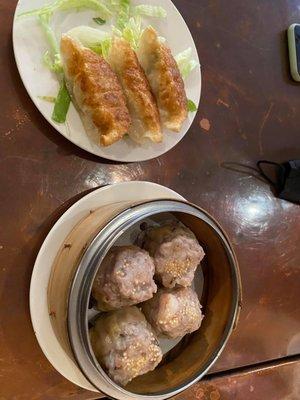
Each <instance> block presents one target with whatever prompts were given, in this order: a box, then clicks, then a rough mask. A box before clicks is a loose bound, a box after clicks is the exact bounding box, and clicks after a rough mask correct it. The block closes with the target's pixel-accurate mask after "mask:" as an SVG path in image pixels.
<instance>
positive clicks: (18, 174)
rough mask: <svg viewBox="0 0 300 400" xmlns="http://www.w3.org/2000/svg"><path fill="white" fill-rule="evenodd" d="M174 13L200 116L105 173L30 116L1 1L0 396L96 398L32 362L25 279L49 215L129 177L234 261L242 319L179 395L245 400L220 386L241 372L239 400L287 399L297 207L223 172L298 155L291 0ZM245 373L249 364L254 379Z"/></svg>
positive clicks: (210, 3) (103, 166)
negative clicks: (220, 232)
mask: <svg viewBox="0 0 300 400" xmlns="http://www.w3.org/2000/svg"><path fill="white" fill-rule="evenodd" d="M175 4H176V6H177V7H178V8H179V10H180V11H181V13H182V15H183V16H184V18H185V19H186V21H187V23H188V25H189V28H190V30H191V32H192V34H193V37H194V39H195V41H196V45H197V48H198V51H199V56H200V60H201V63H202V73H203V90H202V101H201V105H200V109H199V111H198V114H197V117H196V118H195V121H194V124H193V127H192V129H191V130H190V132H189V134H188V135H186V137H185V138H184V139H183V140H182V142H181V143H180V144H179V145H178V146H176V147H175V148H174V149H173V150H171V151H170V152H169V153H167V154H165V155H164V156H162V157H160V158H158V159H156V160H152V161H148V162H143V163H134V164H121V163H119V164H118V163H111V162H108V161H105V160H101V159H99V158H97V157H94V156H91V155H90V154H88V153H86V152H84V151H81V150H80V149H78V148H77V147H75V146H74V145H72V144H71V143H70V142H68V141H67V140H66V139H64V138H63V137H62V136H61V135H59V134H58V133H57V132H56V131H55V130H54V129H53V128H52V127H51V126H50V125H49V124H48V123H46V121H45V120H44V118H43V117H42V116H41V115H40V114H39V112H38V111H37V109H36V108H35V106H34V105H33V103H32V102H31V100H30V99H29V97H28V95H27V93H26V91H25V89H24V87H23V85H22V82H21V80H20V77H19V75H18V71H17V69H16V66H15V62H14V57H13V52H12V43H11V28H12V18H13V12H14V8H15V5H16V1H15V0H14V1H8V0H0V32H1V46H0V59H1V64H0V92H1V109H2V113H1V130H0V163H1V164H0V188H1V191H0V199H1V201H0V221H1V224H0V273H1V278H0V288H1V291H0V295H1V308H0V361H1V371H0V399H1V400H29V399H30V400H37V399H40V400H54V399H55V400H59V399H74V400H80V399H82V400H85V399H94V398H96V396H95V395H94V394H91V393H89V392H85V391H84V390H81V389H79V388H77V387H75V386H74V385H72V384H71V383H69V382H68V381H66V380H65V379H64V378H63V377H62V376H60V375H59V374H58V373H57V372H56V371H55V370H54V369H53V368H52V367H51V365H50V364H49V363H48V361H47V360H46V358H45V357H44V355H43V354H42V352H41V350H40V348H39V346H38V344H37V342H36V339H35V336H34V334H33V330H32V326H31V322H30V315H29V309H28V292H29V281H30V276H31V272H32V268H33V263H34V260H35V257H36V255H37V252H38V250H39V247H40V246H41V244H42V242H43V240H44V238H45V236H46V234H47V232H48V231H49V229H50V228H51V226H52V225H53V224H54V222H55V221H56V220H57V218H58V217H59V216H60V215H61V214H62V213H63V212H64V211H65V210H66V209H67V208H68V207H69V206H70V205H71V204H73V203H74V202H75V201H76V200H77V199H79V198H80V197H82V196H83V195H84V194H85V193H87V192H88V191H90V190H93V189H94V188H96V187H99V186H101V185H104V184H109V183H114V182H120V181H130V180H148V181H153V182H157V183H160V184H162V185H166V186H168V187H170V188H172V189H174V190H176V191H177V192H179V193H180V194H182V195H183V196H184V197H186V198H187V199H189V200H191V201H192V202H194V203H196V204H198V205H200V206H201V207H203V208H205V209H206V210H208V211H209V212H210V213H211V214H212V215H213V216H214V217H215V218H217V219H218V220H219V222H220V223H221V224H222V225H223V227H224V228H225V229H226V230H227V232H228V234H229V236H230V238H231V240H232V243H233V245H234V247H235V249H236V252H237V256H238V259H239V263H240V270H241V276H242V282H243V298H244V299H243V310H242V313H241V316H240V322H239V325H238V328H237V329H236V331H235V332H234V334H233V335H232V337H231V339H230V341H229V343H228V345H227V347H226V349H225V351H224V353H223V354H222V356H221V357H220V359H219V360H218V361H217V363H216V364H215V366H214V368H213V370H212V372H213V373H214V374H221V375H217V376H214V377H213V378H211V380H210V381H207V382H206V383H205V382H204V383H203V384H202V383H201V384H199V385H197V386H195V388H194V389H191V390H190V391H189V392H187V393H185V394H182V395H180V396H179V397H178V398H180V399H181V400H183V399H186V400H187V399H192V398H193V399H194V398H197V399H202V398H205V397H204V396H206V394H207V393H208V391H207V390H208V389H207V387H209V385H211V384H212V383H211V382H212V381H213V382H214V383H213V384H214V385H215V387H216V390H217V392H216V393H215V394H213V395H211V393H210V394H209V396H210V397H207V398H209V399H210V400H217V399H219V398H220V399H223V398H224V399H227V398H228V399H229V398H230V399H232V398H235V399H243V400H244V399H246V397H245V396H244V390H243V391H239V390H237V389H236V387H237V386H236V385H234V384H232V380H231V381H230V379H231V378H230V377H231V375H232V373H233V372H228V371H230V370H233V369H237V370H235V371H236V372H234V373H235V374H237V375H238V376H244V374H246V375H247V377H249V376H251V379H252V380H253V382H252V381H251V382H252V383H251V384H250V385H249V387H248V389H249V393H252V397H250V395H249V396H248V397H249V399H250V398H251V399H253V398H255V399H256V398H257V399H261V398H268V399H277V398H278V399H289V400H294V399H298V398H300V395H299V390H300V383H299V381H300V375H299V374H300V373H299V369H300V363H299V361H298V360H297V359H296V360H295V359H293V361H291V362H289V359H285V360H284V362H283V361H280V359H281V358H283V357H285V358H286V357H289V356H293V355H297V354H299V352H300V307H299V293H300V278H299V271H300V250H299V243H300V208H299V206H297V205H293V204H291V203H288V202H286V201H282V200H278V199H276V198H275V197H274V196H273V194H272V191H271V189H270V187H269V186H268V184H266V183H264V182H263V181H261V180H259V179H258V178H257V177H255V176H253V174H252V172H251V170H249V169H245V168H243V170H242V171H238V170H240V169H241V168H240V167H237V165H236V164H235V163H240V164H243V165H246V166H250V167H253V166H255V163H256V161H257V160H258V159H261V158H266V159H271V160H274V161H285V160H288V159H293V158H299V154H300V135H299V128H300V113H299V109H300V86H299V85H297V84H295V83H293V82H292V81H291V79H290V77H289V72H288V56H287V45H286V33H285V30H286V28H287V27H288V26H289V24H291V23H293V22H296V21H300V8H299V1H296V0H289V1H287V0H276V2H274V1H272V0H252V1H240V0H230V1H226V2H224V1H222V0H201V1H200V0H189V1H187V0H176V1H175ZM254 175H255V174H254ZM270 360H277V362H276V372H274V368H273V367H272V368H271V367H268V366H267V367H266V366H264V363H265V362H268V361H270ZM278 360H279V361H278ZM253 364H259V365H258V366H256V367H255V369H254V367H251V365H253ZM272 365H273V364H272ZM261 366H262V367H261ZM245 367H246V368H247V372H243V371H244V370H243V368H245ZM240 368H242V370H241V371H240V370H239V369H240ZM249 368H250V370H249ZM252 370H253V372H251V371H252ZM257 370H263V371H269V372H268V374H267V375H268V377H269V378H270V377H273V376H274V379H275V378H276V377H275V375H276V376H277V377H278V376H280V374H281V373H282V374H283V375H282V376H285V375H284V374H287V371H288V374H289V375H288V376H289V379H281V380H280V381H278V382H277V383H276V384H275V383H274V385H273V384H269V386H268V385H267V392H261V396H260V394H259V393H260V392H259V389H257V385H256V383H255V382H256V380H257V379H258V378H257V376H258V372H257ZM226 371H227V372H226ZM249 371H250V372H249ZM280 371H283V372H280ZM227 374H228V376H227ZM249 374H250V375H249ZM262 374H263V373H262ZM274 374H275V375H274ZM260 376H261V375H260ZM292 377H293V379H294V380H293V384H292V383H291V382H292ZM243 379H244V380H243V382H245V378H243ZM260 379H261V378H260ZM235 380H236V379H235ZM275 380H276V379H275ZM236 381H237V380H236ZM271 381H272V380H271ZM230 382H231V383H230ZM239 382H240V381H239ZM265 382H266V381H265ZM268 382H270V379H269V380H268ZM272 382H273V381H272ZM274 382H275V381H274ZM203 385H204V386H203ZM205 385H206V386H205ZM207 385H208V386H207ZM276 385H281V386H282V392H280V393H283V394H282V397H276V396H277V395H278V391H277V392H276V390H277V389H276V388H277V386H276ZM205 387H206V388H205ZM240 387H243V386H240ZM252 387H254V388H255V389H253V390H252V389H251V388H252ZM258 387H259V385H258ZM193 390H194V391H195V390H198V392H197V393H196V394H195V392H194V391H193ZM245 390H246V389H245ZM297 390H298V392H297ZM293 391H294V392H293ZM202 392H203V393H202ZM225 392H226V393H225ZM275 392H276V393H277V394H276V396H275V394H274V393H275ZM205 393H206V394H205ZM224 393H225V394H224ZM249 393H248V394H249ZM262 393H263V395H262ZM266 393H267V394H268V395H266ZM295 393H296V394H295ZM297 393H298V394H297ZM218 396H219V397H218ZM226 396H227V397H226ZM255 396H258V397H255ZM284 396H286V397H284ZM289 396H290V397H289ZM248 397H247V399H248Z"/></svg>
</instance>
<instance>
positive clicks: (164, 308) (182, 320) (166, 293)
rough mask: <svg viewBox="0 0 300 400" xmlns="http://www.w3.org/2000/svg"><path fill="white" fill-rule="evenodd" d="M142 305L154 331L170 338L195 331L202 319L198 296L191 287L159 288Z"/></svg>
mask: <svg viewBox="0 0 300 400" xmlns="http://www.w3.org/2000/svg"><path fill="white" fill-rule="evenodd" d="M142 307H143V312H144V314H145V316H146V318H147V320H148V322H149V323H150V324H151V325H152V327H153V328H154V329H155V331H156V333H157V334H161V335H165V336H167V337H169V338H172V339H174V338H178V337H181V336H184V335H186V334H187V333H192V332H194V331H196V330H197V329H199V327H200V325H201V321H202V319H203V315H202V312H201V305H200V303H199V299H198V296H197V294H196V292H195V291H194V290H193V289H191V288H177V289H159V290H158V292H157V293H156V294H155V295H154V297H153V298H152V299H151V300H148V301H146V302H145V303H144V304H143V306H142Z"/></svg>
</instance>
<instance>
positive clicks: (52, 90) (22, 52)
mask: <svg viewBox="0 0 300 400" xmlns="http://www.w3.org/2000/svg"><path fill="white" fill-rule="evenodd" d="M49 1H50V0H49ZM45 3H46V2H45V0H19V2H18V5H17V8H16V12H15V18H14V24H13V46H14V53H15V59H16V63H17V66H18V70H19V72H20V75H21V78H22V81H23V83H24V86H25V88H26V90H27V92H28V94H29V96H30V97H31V99H32V101H33V102H34V104H35V105H36V106H37V108H38V109H39V111H40V112H41V113H42V114H43V116H44V117H45V118H46V120H47V121H48V122H49V123H50V124H51V125H52V126H53V127H54V128H55V129H56V130H57V131H58V132H59V133H61V134H62V135H63V136H65V137H66V138H67V139H69V140H70V141H71V142H72V143H74V144H76V145H77V146H79V147H81V148H82V149H84V150H87V151H88V152H90V153H93V154H95V155H98V156H100V157H103V158H107V159H110V160H115V161H124V162H130V161H144V160H149V159H151V158H155V157H158V156H160V155H161V154H164V153H166V152H167V151H168V150H170V149H171V148H172V147H174V146H175V145H176V144H177V143H178V142H179V141H180V140H181V139H182V138H183V136H184V135H185V134H186V132H187V131H188V129H189V128H190V126H191V124H192V122H193V119H194V117H195V113H189V116H188V118H187V120H186V121H185V122H184V124H183V127H182V129H181V131H180V133H174V132H169V131H167V130H164V140H163V142H162V143H160V144H154V143H150V142H149V143H147V144H145V145H142V146H141V145H136V144H134V142H132V141H131V140H130V139H126V140H121V141H119V142H117V143H115V144H113V145H112V146H110V147H106V148H103V147H99V146H97V145H96V144H94V143H93V142H92V141H90V139H89V138H88V136H87V135H86V133H85V130H84V128H83V125H82V122H81V119H80V117H79V114H78V113H77V111H76V110H75V108H74V106H73V105H72V104H71V106H70V109H69V112H68V116H67V123H66V124H57V123H55V122H53V121H52V119H51V114H52V110H53V104H51V103H49V102H47V101H45V100H42V99H40V98H39V96H56V95H57V92H58V87H59V84H58V81H57V78H56V76H55V74H53V73H51V72H50V71H49V70H48V69H47V68H46V67H45V65H44V63H43V62H42V55H43V54H44V52H45V51H46V50H47V42H46V39H45V37H44V34H43V32H42V31H41V28H40V26H39V23H38V21H37V19H36V17H27V18H21V19H18V18H16V16H17V15H18V14H20V13H21V12H23V11H28V10H32V9H34V8H39V7H41V6H43V5H44V4H45ZM132 3H133V4H145V3H146V4H153V5H160V6H163V7H164V8H165V9H166V11H167V15H168V16H167V19H155V18H149V19H145V24H146V25H148V24H151V25H152V26H153V27H154V28H156V29H157V31H158V32H159V34H160V35H161V36H164V37H165V38H167V41H168V44H169V46H170V48H171V50H172V53H173V54H174V55H175V54H177V53H179V52H181V51H183V50H185V49H186V48H187V47H191V48H192V56H193V58H194V59H195V60H196V61H197V62H198V63H199V59H198V54H197V50H196V47H195V43H194V41H193V38H192V36H191V33H190V31H189V29H188V27H187V25H186V23H185V22H184V20H183V18H182V16H181V15H180V13H179V11H178V10H177V9H176V7H175V6H174V4H173V3H172V2H171V0H146V1H145V0H132ZM95 15H96V14H95V12H92V11H91V12H90V11H80V12H78V13H76V12H71V13H57V14H56V15H55V16H54V18H53V26H54V29H55V32H56V35H57V37H58V38H60V37H61V34H62V33H63V32H66V31H68V30H69V29H71V28H73V27H75V26H78V25H90V26H93V27H95V28H97V27H98V28H99V25H97V24H96V23H94V22H93V21H92V17H94V16H95ZM108 28H109V25H108V27H106V25H102V26H101V29H103V30H105V29H108ZM185 86H186V93H187V97H188V98H189V99H191V100H193V101H194V103H195V104H196V105H198V104H199V100H200V93H201V72H200V66H198V67H197V68H195V70H194V71H193V72H192V73H191V75H190V76H189V77H188V78H187V80H186V81H185Z"/></svg>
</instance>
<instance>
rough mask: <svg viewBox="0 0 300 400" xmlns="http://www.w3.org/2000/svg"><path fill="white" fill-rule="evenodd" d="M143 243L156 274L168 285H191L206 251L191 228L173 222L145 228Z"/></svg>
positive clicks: (171, 286) (164, 284) (163, 283)
mask: <svg viewBox="0 0 300 400" xmlns="http://www.w3.org/2000/svg"><path fill="white" fill-rule="evenodd" d="M142 246H143V248H144V249H145V250H147V251H149V253H150V256H151V257H153V259H154V264H155V276H156V278H157V279H158V280H159V281H160V282H161V283H162V285H163V286H165V287H167V288H173V287H175V286H176V285H178V286H184V287H187V286H190V285H191V284H192V281H193V279H194V275H195V271H196V269H197V267H198V265H199V263H200V261H201V260H202V259H203V257H204V255H205V254H204V251H203V248H202V247H201V246H200V244H199V243H198V240H197V238H196V236H195V235H194V234H193V232H192V231H191V230H190V229H188V228H187V227H186V226H184V225H183V224H181V223H176V222H170V223H168V222H166V223H165V224H163V225H161V226H154V227H150V228H148V229H147V230H146V231H145V233H144V238H143V243H142Z"/></svg>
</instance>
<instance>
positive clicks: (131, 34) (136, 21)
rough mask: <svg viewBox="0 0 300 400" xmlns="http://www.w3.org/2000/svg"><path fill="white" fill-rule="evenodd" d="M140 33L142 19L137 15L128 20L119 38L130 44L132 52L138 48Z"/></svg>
mask: <svg viewBox="0 0 300 400" xmlns="http://www.w3.org/2000/svg"><path fill="white" fill-rule="evenodd" d="M142 33H143V29H142V19H141V17H140V16H139V15H138V16H136V17H131V18H130V19H129V21H128V23H127V24H126V25H125V27H124V29H123V31H122V35H121V36H122V37H123V38H124V39H125V40H127V41H128V42H129V43H130V45H131V47H132V48H133V49H134V50H136V49H137V48H138V46H139V42H140V39H141V36H142Z"/></svg>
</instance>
